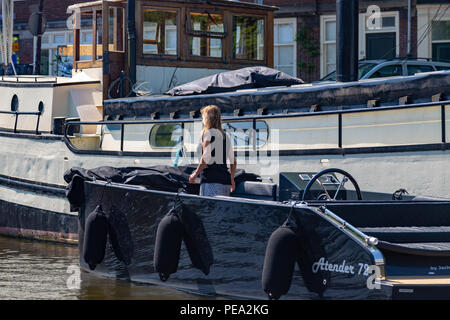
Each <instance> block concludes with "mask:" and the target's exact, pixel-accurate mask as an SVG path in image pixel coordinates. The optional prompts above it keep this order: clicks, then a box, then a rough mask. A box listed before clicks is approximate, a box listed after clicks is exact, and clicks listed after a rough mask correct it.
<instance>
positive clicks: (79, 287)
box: [0, 236, 206, 300]
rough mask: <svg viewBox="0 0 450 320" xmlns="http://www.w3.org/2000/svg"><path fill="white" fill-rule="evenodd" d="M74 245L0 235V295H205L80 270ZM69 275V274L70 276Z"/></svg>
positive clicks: (89, 297) (188, 296)
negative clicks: (107, 277)
mask: <svg viewBox="0 0 450 320" xmlns="http://www.w3.org/2000/svg"><path fill="white" fill-rule="evenodd" d="M78 266H79V264H78V248H77V247H74V246H64V245H60V244H52V243H43V242H35V241H29V240H18V239H13V238H6V237H1V236H0V299H2V300H5V299H21V300H28V299H33V300H35V299H46V300H49V299H58V300H61V299H64V300H66V299H71V300H73V299H114V300H115V299H155V300H165V299H170V300H173V299H205V298H206V297H203V296H197V295H192V294H188V293H184V292H181V291H178V290H173V289H166V288H160V287H157V286H151V285H140V284H136V283H131V282H128V281H123V280H115V279H106V278H100V277H98V276H95V275H93V274H90V273H86V272H83V271H81V273H80V277H79V278H78V279H81V282H77V281H76V278H77V271H79V268H78ZM71 277H72V278H71Z"/></svg>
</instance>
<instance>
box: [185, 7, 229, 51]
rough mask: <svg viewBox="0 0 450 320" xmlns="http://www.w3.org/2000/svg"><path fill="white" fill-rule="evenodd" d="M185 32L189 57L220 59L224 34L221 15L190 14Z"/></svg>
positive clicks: (207, 13) (206, 13) (205, 12)
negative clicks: (187, 38)
mask: <svg viewBox="0 0 450 320" xmlns="http://www.w3.org/2000/svg"><path fill="white" fill-rule="evenodd" d="M187 31H188V34H189V35H190V37H189V55H191V56H200V57H213V58H222V56H223V39H224V38H225V36H226V34H225V26H224V22H223V16H222V15H221V14H211V13H209V12H208V11H206V10H205V11H204V12H202V13H199V12H190V13H189V21H188V28H187Z"/></svg>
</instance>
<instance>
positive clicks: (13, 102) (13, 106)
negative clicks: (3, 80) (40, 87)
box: [11, 94, 19, 111]
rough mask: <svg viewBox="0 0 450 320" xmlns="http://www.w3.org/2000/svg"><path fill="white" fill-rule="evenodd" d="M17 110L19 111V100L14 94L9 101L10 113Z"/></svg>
mask: <svg viewBox="0 0 450 320" xmlns="http://www.w3.org/2000/svg"><path fill="white" fill-rule="evenodd" d="M18 109H19V98H18V97H17V95H16V94H15V95H13V97H12V99H11V111H17V110H18Z"/></svg>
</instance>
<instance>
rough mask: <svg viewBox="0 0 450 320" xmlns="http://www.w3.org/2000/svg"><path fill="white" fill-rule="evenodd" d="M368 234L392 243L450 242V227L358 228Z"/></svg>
mask: <svg viewBox="0 0 450 320" xmlns="http://www.w3.org/2000/svg"><path fill="white" fill-rule="evenodd" d="M358 229H359V230H360V231H361V232H363V233H365V234H366V235H368V236H372V237H376V238H378V239H379V240H382V241H387V242H392V243H426V242H449V243H450V227H445V226H440V227H377V228H358Z"/></svg>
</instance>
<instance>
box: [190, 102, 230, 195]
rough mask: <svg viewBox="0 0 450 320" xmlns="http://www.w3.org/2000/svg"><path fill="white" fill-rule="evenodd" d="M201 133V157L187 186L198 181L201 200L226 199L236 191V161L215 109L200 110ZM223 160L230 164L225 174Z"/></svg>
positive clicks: (208, 107)
mask: <svg viewBox="0 0 450 320" xmlns="http://www.w3.org/2000/svg"><path fill="white" fill-rule="evenodd" d="M201 113H202V118H203V130H202V132H201V135H200V141H201V145H202V156H201V158H200V161H199V164H198V166H197V169H196V170H195V171H194V172H193V173H192V174H191V176H190V177H189V183H195V180H196V178H197V177H198V176H200V178H201V185H200V195H201V196H229V195H230V193H231V192H233V191H234V189H235V188H236V186H235V183H234V174H235V172H236V166H237V162H236V158H235V157H234V151H233V145H232V141H231V139H230V138H229V137H228V136H227V134H226V133H225V132H224V131H223V129H222V116H221V113H220V109H219V107H217V106H214V105H210V106H206V107H204V108H203V109H202V110H201ZM227 160H229V162H230V171H228V167H227Z"/></svg>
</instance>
